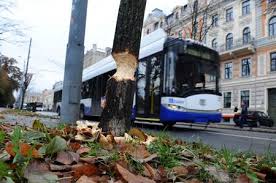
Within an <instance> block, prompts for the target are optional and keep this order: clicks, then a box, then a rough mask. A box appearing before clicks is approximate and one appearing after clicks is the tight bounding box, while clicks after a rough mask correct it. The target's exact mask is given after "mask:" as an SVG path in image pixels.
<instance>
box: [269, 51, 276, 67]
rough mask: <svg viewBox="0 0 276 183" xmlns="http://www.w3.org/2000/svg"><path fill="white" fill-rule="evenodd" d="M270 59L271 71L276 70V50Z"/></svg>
mask: <svg viewBox="0 0 276 183" xmlns="http://www.w3.org/2000/svg"><path fill="white" fill-rule="evenodd" d="M270 60H271V66H270V70H271V71H276V52H274V53H271V54H270Z"/></svg>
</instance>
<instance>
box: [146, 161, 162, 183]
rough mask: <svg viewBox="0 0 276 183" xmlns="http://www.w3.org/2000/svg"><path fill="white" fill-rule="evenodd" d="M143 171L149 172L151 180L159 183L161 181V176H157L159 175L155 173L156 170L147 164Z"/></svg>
mask: <svg viewBox="0 0 276 183" xmlns="http://www.w3.org/2000/svg"><path fill="white" fill-rule="evenodd" d="M144 170H147V171H148V172H149V174H150V177H151V178H152V179H153V180H156V181H160V180H161V176H160V175H159V173H158V172H157V170H156V169H154V168H153V167H152V166H150V165H149V164H148V163H146V164H145V166H144Z"/></svg>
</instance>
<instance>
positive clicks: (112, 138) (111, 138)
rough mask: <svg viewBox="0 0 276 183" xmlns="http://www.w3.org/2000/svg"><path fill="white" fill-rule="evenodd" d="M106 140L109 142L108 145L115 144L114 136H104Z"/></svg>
mask: <svg viewBox="0 0 276 183" xmlns="http://www.w3.org/2000/svg"><path fill="white" fill-rule="evenodd" d="M106 139H107V141H108V142H109V143H111V144H113V143H115V140H114V136H113V135H110V134H109V135H107V136H106Z"/></svg>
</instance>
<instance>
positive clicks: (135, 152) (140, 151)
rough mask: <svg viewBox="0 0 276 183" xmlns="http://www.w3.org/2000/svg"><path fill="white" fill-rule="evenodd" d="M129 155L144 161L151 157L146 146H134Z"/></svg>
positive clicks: (129, 150)
mask: <svg viewBox="0 0 276 183" xmlns="http://www.w3.org/2000/svg"><path fill="white" fill-rule="evenodd" d="M128 153H129V154H130V155H131V156H132V157H133V158H135V159H144V158H147V157H149V156H150V155H151V154H150V153H149V152H148V150H147V148H146V146H145V145H137V146H134V147H132V148H130V149H128Z"/></svg>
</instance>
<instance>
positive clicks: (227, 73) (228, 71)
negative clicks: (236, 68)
mask: <svg viewBox="0 0 276 183" xmlns="http://www.w3.org/2000/svg"><path fill="white" fill-rule="evenodd" d="M232 69H233V67H232V62H230V63H226V64H225V65H224V78H225V79H232Z"/></svg>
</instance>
